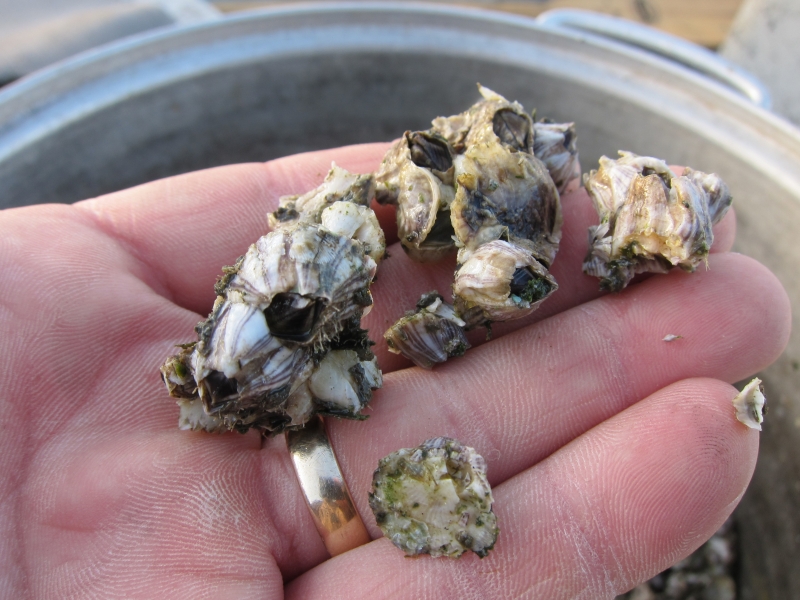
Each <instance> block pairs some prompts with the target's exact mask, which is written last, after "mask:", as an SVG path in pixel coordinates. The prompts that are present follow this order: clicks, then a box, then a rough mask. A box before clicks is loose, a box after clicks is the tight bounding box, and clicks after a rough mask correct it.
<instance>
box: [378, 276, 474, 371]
mask: <svg viewBox="0 0 800 600" xmlns="http://www.w3.org/2000/svg"><path fill="white" fill-rule="evenodd" d="M465 325H466V323H465V322H464V321H462V320H461V319H460V318H459V317H458V316H457V315H456V312H455V310H454V309H453V307H452V305H450V304H448V303H447V302H445V301H444V299H443V298H442V296H441V295H440V294H439V293H438V292H435V291H434V292H428V293H427V294H423V295H422V297H421V298H420V300H419V302H417V309H416V310H414V311H410V312H408V313H406V315H405V316H404V317H403V318H401V319H400V320H399V321H397V323H395V324H394V325H392V326H391V327H390V328H389V329H388V330H387V331H386V333H384V334H383V337H384V338H386V344H387V345H388V346H389V351H390V352H394V353H395V354H403V355H404V356H406V357H408V358H410V359H411V360H412V361H414V363H415V364H416V365H417V366H420V367H423V368H425V369H430V368H431V367H432V366H433V365H435V364H436V363H441V362H444V361H446V360H447V359H448V358H450V357H453V356H461V355H462V354H464V352H466V351H467V349H468V348H469V346H470V345H469V342H468V341H467V337H466V335H465V333H464V326H465Z"/></svg>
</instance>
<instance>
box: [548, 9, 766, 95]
mask: <svg viewBox="0 0 800 600" xmlns="http://www.w3.org/2000/svg"><path fill="white" fill-rule="evenodd" d="M536 21H537V22H538V23H539V24H540V25H543V26H544V27H546V28H550V29H566V30H573V31H580V32H582V33H589V34H594V35H598V36H601V37H604V38H608V39H611V40H614V41H617V42H622V43H625V44H628V45H629V46H634V47H636V48H641V49H642V50H647V51H648V52H651V53H653V54H657V55H658V56H661V57H663V58H667V59H669V60H672V61H673V62H676V63H679V64H681V65H683V66H686V67H689V68H690V69H692V70H694V71H696V72H698V73H701V74H703V75H706V76H708V77H710V78H712V79H715V80H716V81H718V82H720V83H722V84H724V85H726V86H727V87H729V88H731V89H732V90H733V91H735V92H737V93H738V94H739V95H741V96H744V97H745V98H747V99H748V100H750V101H751V102H752V103H753V104H755V105H757V106H760V107H761V108H765V109H767V110H769V109H770V108H772V99H771V97H770V93H769V90H768V89H767V88H766V87H765V86H764V84H762V83H761V82H760V81H758V79H756V78H755V77H754V76H753V75H751V74H750V73H748V72H747V71H745V70H744V69H742V68H740V67H738V66H736V65H734V64H733V63H731V62H729V61H727V60H725V59H724V58H722V57H721V56H719V55H718V54H716V53H715V52H711V51H710V50H707V49H706V48H703V47H702V46H698V45H697V44H693V43H691V42H687V41H686V40H683V39H681V38H679V37H677V36H674V35H671V34H669V33H664V32H663V31H659V30H658V29H655V28H653V27H649V26H647V25H642V24H640V23H635V22H633V21H629V20H627V19H621V18H619V17H612V16H610V15H605V14H601V13H595V12H592V11H588V10H580V9H570V8H559V9H553V10H548V11H545V12H543V13H542V14H541V15H539V17H538V18H537V19H536Z"/></svg>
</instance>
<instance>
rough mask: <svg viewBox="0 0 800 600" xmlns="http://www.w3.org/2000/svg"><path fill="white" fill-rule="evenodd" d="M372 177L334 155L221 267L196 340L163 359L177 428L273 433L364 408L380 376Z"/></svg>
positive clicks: (380, 249) (379, 247)
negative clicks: (371, 325) (369, 317)
mask: <svg viewBox="0 0 800 600" xmlns="http://www.w3.org/2000/svg"><path fill="white" fill-rule="evenodd" d="M370 188H371V178H370V177H369V176H360V175H358V176H356V175H351V174H349V173H347V172H346V171H344V170H343V169H339V168H337V167H335V166H334V167H333V169H332V170H331V173H329V176H328V178H326V180H325V182H324V183H323V184H322V185H321V186H320V187H318V188H317V189H316V190H312V191H311V192H309V193H308V194H305V195H304V196H302V197H298V198H302V201H300V200H299V199H298V198H296V199H295V200H292V201H291V202H293V204H292V206H293V207H294V208H292V209H291V210H293V211H295V213H296V214H293V216H292V217H291V218H278V217H276V216H275V214H277V213H278V212H280V211H281V209H279V210H278V211H276V213H274V214H273V218H272V219H271V220H272V221H273V222H274V223H275V225H276V227H277V228H276V230H274V231H271V232H270V233H268V234H267V235H265V236H263V237H261V238H260V239H259V240H258V241H256V242H255V243H254V244H253V245H252V246H250V248H249V249H248V251H247V253H246V254H245V255H244V256H243V257H241V258H240V259H239V260H238V261H237V262H236V264H235V265H234V266H233V267H226V268H225V269H223V276H222V277H221V278H220V280H219V281H218V282H217V285H216V286H215V291H216V292H217V294H218V295H217V299H216V301H215V303H214V307H213V309H212V312H211V314H210V315H209V317H208V318H207V319H206V320H205V321H202V322H201V323H199V324H198V326H197V328H196V331H197V335H198V340H197V341H196V342H194V343H190V344H185V345H183V346H182V347H181V352H179V353H178V354H177V355H174V356H171V357H170V358H168V359H167V361H166V362H165V363H164V365H163V366H162V367H161V374H162V377H163V379H164V381H165V383H166V385H167V390H168V391H169V393H170V395H171V396H173V397H176V398H178V404H179V406H180V411H181V413H180V417H179V426H180V427H181V428H182V429H201V430H205V431H226V430H237V431H241V432H244V431H247V430H248V429H250V428H255V429H257V430H259V431H261V432H262V433H264V434H275V433H278V432H280V431H283V430H285V429H287V428H297V427H301V426H302V425H303V424H305V423H306V422H307V421H308V419H310V418H311V416H312V415H314V414H325V415H336V416H340V417H349V418H361V410H362V409H363V408H364V407H365V406H366V404H367V403H368V402H369V400H370V399H371V396H372V390H373V389H375V388H378V387H380V386H381V385H382V376H381V372H380V369H379V368H378V365H377V362H376V358H375V356H374V354H373V353H372V351H371V349H370V347H371V345H372V342H371V341H370V340H369V338H368V337H367V332H366V331H365V330H363V329H361V328H360V321H361V317H362V316H363V315H364V314H366V313H367V312H368V311H369V310H370V309H371V307H372V295H371V293H370V285H371V283H372V281H373V279H374V276H375V271H376V269H377V261H379V260H380V259H381V258H382V256H383V253H384V251H385V242H384V241H383V232H382V231H381V230H380V227H378V224H377V219H376V218H375V215H374V214H373V213H372V210H371V209H369V208H368V207H366V206H364V205H363V202H365V201H366V200H364V198H365V197H366V195H367V194H368V192H365V191H364V190H365V189H367V190H368V189H370ZM288 206H289V203H287V202H284V203H283V206H282V207H281V208H286V207H288ZM296 209H299V210H296ZM306 211H307V212H306ZM281 214H283V215H284V217H285V216H286V214H288V213H287V211H283V212H282V213H281Z"/></svg>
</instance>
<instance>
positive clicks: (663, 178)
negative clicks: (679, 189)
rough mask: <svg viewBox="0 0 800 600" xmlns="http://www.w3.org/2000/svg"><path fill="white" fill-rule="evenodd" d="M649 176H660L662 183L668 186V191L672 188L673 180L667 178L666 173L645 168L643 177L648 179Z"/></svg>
mask: <svg viewBox="0 0 800 600" xmlns="http://www.w3.org/2000/svg"><path fill="white" fill-rule="evenodd" d="M649 175H658V176H659V177H660V178H661V181H663V182H664V185H665V186H667V188H668V189H669V188H672V180H671V179H670V178H669V177H667V176H666V175H665V174H664V173H659V172H658V171H656V170H655V169H653V168H651V167H645V168H643V169H642V177H647V176H649Z"/></svg>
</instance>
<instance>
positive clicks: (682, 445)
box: [286, 380, 758, 600]
mask: <svg viewBox="0 0 800 600" xmlns="http://www.w3.org/2000/svg"><path fill="white" fill-rule="evenodd" d="M735 394H736V391H735V390H734V389H733V388H732V387H731V386H729V385H727V384H723V383H721V382H718V381H714V380H689V381H683V382H680V383H677V384H675V385H672V386H670V387H669V388H666V389H664V390H661V391H659V392H656V393H654V394H653V395H652V396H650V397H648V398H647V399H645V400H643V401H641V402H639V403H637V404H636V405H634V406H632V407H631V408H629V409H627V410H625V411H624V412H622V413H621V414H619V415H617V416H615V417H614V418H612V419H609V420H608V421H605V422H604V423H602V424H600V425H598V426H597V427H595V428H594V429H592V430H590V431H588V432H587V433H586V434H584V435H582V436H580V437H579V438H578V439H576V440H575V441H574V442H573V443H571V444H569V445H567V446H565V447H564V448H562V449H561V450H559V451H558V452H556V453H555V454H553V455H552V456H550V457H549V458H547V459H546V460H544V461H542V462H541V463H539V464H537V465H536V466H534V467H532V468H530V469H528V470H526V471H525V472H523V473H521V474H519V475H517V476H516V477H514V478H513V479H511V480H509V481H507V482H506V483H504V484H502V485H501V486H499V487H497V488H496V490H495V505H494V506H495V512H496V513H497V515H498V524H499V527H500V536H499V539H498V542H497V544H496V546H495V549H494V550H493V551H492V553H490V554H489V556H488V557H487V558H485V559H483V560H480V559H478V558H477V557H475V556H468V557H463V558H461V559H459V560H449V559H432V558H430V557H422V558H420V559H419V560H407V559H405V558H404V556H403V553H402V552H400V551H399V550H398V549H397V548H395V547H394V546H392V544H391V542H389V541H388V540H387V539H385V538H384V539H380V540H376V541H374V542H372V543H371V544H368V545H366V546H362V547H360V548H357V549H355V550H353V551H351V552H349V553H346V554H343V555H341V556H339V557H337V558H335V559H333V560H330V561H328V562H326V563H323V564H322V565H320V566H319V567H317V568H315V569H313V570H312V571H310V572H308V573H306V574H304V575H303V576H301V577H299V578H298V579H296V580H295V581H293V582H292V583H291V584H290V585H289V586H288V588H287V593H286V597H287V598H289V599H291V598H322V597H325V598H352V599H356V598H366V597H370V598H374V597H375V596H376V595H378V596H382V595H385V594H389V593H392V592H393V590H403V595H404V596H405V597H409V598H518V597H535V598H552V599H554V600H557V599H559V598H592V599H595V598H597V599H600V598H608V599H609V600H610V599H613V598H614V597H615V596H616V595H617V594H619V593H621V592H624V591H626V590H628V589H630V588H631V587H633V586H634V585H636V584H637V583H638V582H640V581H643V580H645V579H647V578H648V577H650V576H652V575H655V574H656V573H658V572H659V571H660V570H662V569H663V568H665V567H667V566H669V565H670V564H672V563H674V561H675V560H676V559H678V558H681V557H683V556H686V555H687V554H689V553H690V552H691V551H692V550H694V549H695V548H697V547H698V546H699V545H700V544H701V543H702V542H704V541H705V540H706V539H708V538H709V537H710V536H711V535H712V534H713V532H714V531H715V530H716V529H717V528H718V527H719V526H720V525H721V524H722V522H723V521H724V520H725V518H727V516H728V515H729V514H730V513H731V511H732V510H733V508H734V507H735V505H736V504H737V503H738V501H739V499H740V498H741V496H742V494H743V493H744V489H745V487H746V486H747V483H748V482H749V480H750V477H751V475H752V472H753V469H754V467H755V461H756V455H757V451H758V434H756V433H755V432H754V431H753V430H750V429H748V428H746V427H744V426H743V425H742V424H741V423H738V422H737V421H736V420H735V419H734V416H733V410H732V407H731V399H732V398H733V396H734V395H735ZM490 468H491V466H490ZM353 582H359V583H360V584H361V586H362V587H361V588H359V587H358V586H354V585H353Z"/></svg>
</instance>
